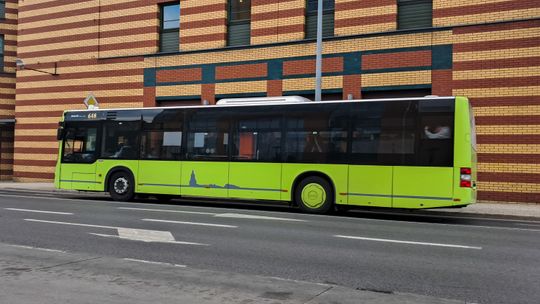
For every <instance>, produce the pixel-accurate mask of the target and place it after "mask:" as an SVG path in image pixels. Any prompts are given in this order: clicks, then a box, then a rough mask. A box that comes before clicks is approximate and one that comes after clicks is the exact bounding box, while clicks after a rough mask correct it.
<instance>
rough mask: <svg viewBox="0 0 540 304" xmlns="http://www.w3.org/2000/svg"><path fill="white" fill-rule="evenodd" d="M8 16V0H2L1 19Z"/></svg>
mask: <svg viewBox="0 0 540 304" xmlns="http://www.w3.org/2000/svg"><path fill="white" fill-rule="evenodd" d="M5 18H6V1H0V19H5Z"/></svg>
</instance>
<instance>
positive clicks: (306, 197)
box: [302, 183, 326, 209]
mask: <svg viewBox="0 0 540 304" xmlns="http://www.w3.org/2000/svg"><path fill="white" fill-rule="evenodd" d="M325 201H326V191H325V190H324V188H323V187H322V186H321V185H319V184H317V183H310V184H307V185H306V186H305V187H304V188H303V189H302V202H303V203H304V205H305V206H306V207H309V208H313V209H315V208H318V207H320V206H322V205H323V204H324V202H325Z"/></svg>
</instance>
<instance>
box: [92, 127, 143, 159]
mask: <svg viewBox="0 0 540 304" xmlns="http://www.w3.org/2000/svg"><path fill="white" fill-rule="evenodd" d="M140 126H141V122H140V121H107V122H105V124H104V128H103V143H102V151H101V156H102V157H103V158H119V159H137V154H138V153H137V151H138V147H139V130H140Z"/></svg>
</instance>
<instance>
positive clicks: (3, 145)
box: [0, 0, 18, 180]
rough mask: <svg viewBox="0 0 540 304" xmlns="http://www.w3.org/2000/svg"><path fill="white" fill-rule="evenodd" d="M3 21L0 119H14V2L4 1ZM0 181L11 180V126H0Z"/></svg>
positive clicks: (15, 32)
mask: <svg viewBox="0 0 540 304" xmlns="http://www.w3.org/2000/svg"><path fill="white" fill-rule="evenodd" d="M5 2H6V4H5V5H6V9H5V13H6V15H5V19H3V20H0V35H2V36H3V40H4V62H3V67H2V68H1V69H0V119H2V120H12V119H14V118H15V59H16V57H17V9H18V3H17V1H16V0H6V1H5ZM0 150H1V151H0V180H6V179H11V177H12V173H13V126H12V125H11V123H6V124H2V125H0Z"/></svg>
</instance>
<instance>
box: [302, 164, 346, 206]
mask: <svg viewBox="0 0 540 304" xmlns="http://www.w3.org/2000/svg"><path fill="white" fill-rule="evenodd" d="M309 176H318V177H320V178H323V179H325V180H326V181H327V182H328V183H329V184H330V187H332V191H333V192H334V193H333V194H334V197H333V200H334V201H333V202H332V203H333V204H335V201H336V186H335V185H334V181H333V180H332V178H330V176H328V174H326V173H323V172H321V171H306V172H302V173H301V174H299V175H298V176H297V177H296V178H295V179H294V181H293V184H292V188H291V203H292V204H294V205H298V204H297V202H296V200H295V198H294V196H295V193H296V187H298V184H300V182H301V181H302V180H303V179H304V178H307V177H309Z"/></svg>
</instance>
